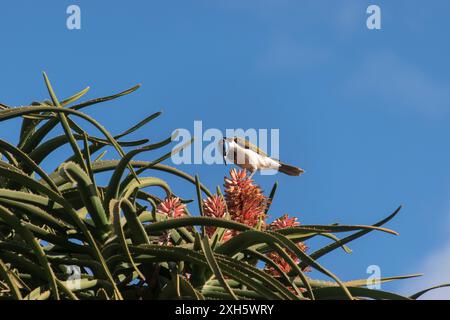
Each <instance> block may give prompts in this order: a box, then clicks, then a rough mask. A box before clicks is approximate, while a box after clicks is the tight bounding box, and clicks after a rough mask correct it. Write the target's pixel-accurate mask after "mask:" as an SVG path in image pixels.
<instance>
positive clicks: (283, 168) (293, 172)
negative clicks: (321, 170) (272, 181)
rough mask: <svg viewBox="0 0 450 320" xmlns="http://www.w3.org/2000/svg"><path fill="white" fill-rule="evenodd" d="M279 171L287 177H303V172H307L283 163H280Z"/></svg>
mask: <svg viewBox="0 0 450 320" xmlns="http://www.w3.org/2000/svg"><path fill="white" fill-rule="evenodd" d="M278 171H280V172H283V173H285V174H287V175H290V176H299V175H301V174H302V173H303V172H305V171H304V170H303V169H300V168H297V167H293V166H290V165H287V164H284V163H282V162H280V167H279V168H278Z"/></svg>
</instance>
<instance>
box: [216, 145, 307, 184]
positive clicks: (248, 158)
mask: <svg viewBox="0 0 450 320" xmlns="http://www.w3.org/2000/svg"><path fill="white" fill-rule="evenodd" d="M219 151H220V152H221V153H222V155H223V157H224V160H225V159H227V160H228V161H230V162H232V163H234V164H236V165H238V166H239V167H241V168H243V169H246V170H249V171H250V173H251V174H250V177H252V176H253V175H254V174H255V172H256V171H257V170H264V169H274V170H278V171H280V172H283V173H285V174H287V175H290V176H299V175H300V174H302V173H303V172H304V171H303V169H300V168H297V167H293V166H290V165H287V164H285V163H283V162H281V161H280V160H277V159H274V158H271V157H269V156H268V155H267V154H266V153H264V152H263V151H262V150H261V149H259V148H258V147H257V146H255V145H253V144H251V143H250V142H249V141H248V140H246V139H243V138H239V137H233V138H223V139H222V140H220V141H219ZM225 163H226V160H225Z"/></svg>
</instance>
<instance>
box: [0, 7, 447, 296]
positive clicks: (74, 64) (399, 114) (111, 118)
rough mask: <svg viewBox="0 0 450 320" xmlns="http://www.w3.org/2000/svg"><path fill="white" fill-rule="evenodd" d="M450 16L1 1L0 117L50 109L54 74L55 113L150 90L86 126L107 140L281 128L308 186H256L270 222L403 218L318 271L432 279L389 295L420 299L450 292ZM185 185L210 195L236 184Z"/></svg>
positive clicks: (206, 172)
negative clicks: (370, 23)
mask: <svg viewBox="0 0 450 320" xmlns="http://www.w3.org/2000/svg"><path fill="white" fill-rule="evenodd" d="M70 4H77V5H79V6H80V8H81V19H82V20H81V21H82V22H81V30H68V29H67V28H66V18H67V14H66V8H67V6H68V5H70ZM369 4H377V5H379V6H380V7H381V12H382V29H381V30H368V29H367V28H366V18H367V14H366V8H367V6H368V5H369ZM449 9H450V4H449V3H447V2H445V1H433V2H432V4H431V3H430V2H428V1H361V0H354V1H350V0H346V1H339V2H338V1H331V0H329V1H325V0H320V1H318V0H315V1H293V0H292V1H289V0H278V1H274V0H273V1H269V0H259V1H256V0H253V1H250V0H247V1H236V0H228V1H225V0H213V1H206V0H205V1H170V2H169V1H142V0H141V1H139V0H128V1H120V2H119V1H114V2H111V1H100V0H96V1H75V0H73V1H58V2H57V3H56V2H55V1H49V0H46V1H39V4H38V3H37V2H36V1H25V0H17V1H2V2H1V4H0V11H1V12H2V13H3V14H2V19H1V20H0V39H1V40H0V41H1V42H0V43H1V48H2V49H1V60H0V70H1V77H0V102H2V103H5V104H9V105H26V104H28V103H30V102H31V101H33V100H42V99H44V98H47V93H46V89H45V86H44V84H43V81H42V76H41V72H42V71H43V70H45V71H47V73H48V75H49V77H50V79H51V81H52V82H53V84H54V87H55V90H56V92H57V94H58V96H60V97H67V96H69V95H71V94H72V93H74V92H77V91H79V90H81V89H82V88H84V87H85V86H88V85H89V86H91V91H90V93H89V95H88V97H91V98H92V97H97V96H102V95H108V94H111V93H114V92H117V91H120V90H123V89H126V88H128V87H131V86H132V85H134V84H136V83H141V84H142V88H141V89H140V90H139V91H138V92H136V93H134V94H133V95H130V96H128V97H126V98H122V99H121V100H117V101H115V102H111V103H108V104H107V105H105V106H102V107H97V108H93V109H90V110H89V111H88V113H89V114H90V115H93V116H96V117H98V118H99V120H101V122H102V123H103V124H104V125H105V126H106V127H107V128H109V129H110V130H111V131H112V132H113V133H115V132H120V131H121V130H123V129H126V128H127V127H128V126H131V125H132V124H134V123H135V122H137V121H138V120H139V119H140V118H142V117H144V116H146V115H148V114H150V113H153V112H155V111H158V110H161V109H162V110H164V115H163V117H161V118H159V119H158V120H156V121H155V122H154V123H153V124H152V125H150V126H149V127H147V128H146V129H144V130H143V131H142V132H140V133H138V134H136V135H135V136H136V137H148V138H150V139H152V140H153V141H157V140H159V139H162V138H165V137H167V136H168V135H169V134H170V133H171V132H172V130H173V129H175V128H187V129H191V130H192V129H193V123H194V120H202V121H203V126H204V128H218V129H221V130H225V129H226V128H257V129H258V128H265V129H270V128H278V129H280V143H281V145H280V157H281V159H282V160H284V161H285V162H287V163H292V164H295V165H299V166H301V167H302V168H304V169H305V170H306V171H307V173H306V174H304V175H303V176H301V177H299V178H293V177H287V176H282V175H276V176H260V175H257V176H256V180H257V182H258V183H260V184H261V185H262V187H263V188H264V189H265V190H266V191H267V192H269V191H270V188H271V186H272V184H273V183H274V181H279V183H280V187H279V189H278V192H277V196H276V199H275V202H274V204H273V206H272V211H271V214H272V217H276V216H278V215H281V214H283V213H290V214H292V215H296V216H298V217H299V219H300V221H302V223H304V224H319V223H323V224H328V223H335V222H339V223H342V224H371V223H373V222H375V221H378V220H379V219H381V218H382V217H384V216H386V215H388V214H389V213H390V212H392V211H393V210H394V209H395V208H396V207H397V206H398V205H400V204H403V205H404V208H403V210H402V211H401V213H400V214H399V216H398V217H397V218H396V219H395V220H394V221H392V222H391V223H390V224H389V225H388V226H389V227H391V228H393V229H395V230H396V231H398V232H399V233H400V236H399V237H394V236H390V235H386V234H376V233H373V234H370V235H369V236H367V237H366V238H363V239H360V240H358V241H357V242H355V243H354V244H352V245H351V248H352V249H353V251H354V252H353V253H352V254H351V255H347V254H344V253H343V252H341V251H336V252H335V253H333V254H331V255H330V256H328V257H326V258H324V259H323V260H321V261H322V262H323V264H324V265H325V266H327V267H328V268H330V269H332V270H334V271H335V272H336V274H337V275H338V276H340V277H341V278H343V279H352V278H365V277H367V274H366V268H367V267H368V266H369V265H378V266H380V268H381V271H382V276H391V275H399V274H408V273H420V272H425V273H426V276H425V277H423V278H422V279H419V280H408V281H407V282H398V283H397V284H391V285H386V286H385V288H386V289H391V290H396V291H400V292H404V293H412V292H414V291H415V290H416V289H417V290H418V289H420V288H422V287H427V286H431V285H434V284H438V283H441V282H450V273H449V272H448V270H450V237H449V236H448V235H449V231H450V197H449V195H450V179H449V178H450V166H449V165H448V164H449V162H450V148H449V147H450V143H449V142H448V137H449V135H450V126H449V125H448V123H449V121H450V63H449V62H448V57H449V56H450V46H449V44H448V41H446V39H447V37H448V35H447V31H448V26H447V25H446V24H447V21H448V19H449V16H448V15H449V12H450V10H449ZM16 126H17V123H16V122H14V121H12V122H8V123H2V124H1V127H0V128H1V130H0V136H1V138H2V139H11V140H14V139H16V136H15V134H14V132H15V131H16V132H17V127H16ZM67 151H68V149H64V150H62V151H60V153H59V155H58V156H56V158H55V160H57V159H59V158H58V157H62V156H63V154H64V152H67ZM158 155H160V154H151V153H149V154H147V155H145V156H143V157H142V158H147V159H154V158H156V157H157V156H158ZM46 166H47V168H48V169H51V168H53V167H54V166H52V163H51V162H50V163H46ZM181 169H183V170H185V171H187V172H190V173H199V175H200V178H201V180H202V181H203V182H204V183H205V184H207V185H208V186H210V187H211V188H213V187H214V186H215V185H217V184H222V181H223V176H224V175H225V174H226V173H227V170H228V169H229V168H226V167H225V166H223V165H221V166H206V165H186V166H183V167H181ZM168 180H169V181H170V182H171V183H172V184H173V188H174V190H175V191H176V192H177V193H179V194H180V195H181V196H183V197H185V198H189V197H193V194H194V190H193V189H192V188H191V187H190V186H189V185H186V184H183V183H180V182H178V181H175V180H173V179H170V178H168ZM311 245H312V246H314V243H312V244H311ZM428 297H440V298H450V293H449V291H446V290H441V291H439V292H436V293H435V294H430V295H429V296H428Z"/></svg>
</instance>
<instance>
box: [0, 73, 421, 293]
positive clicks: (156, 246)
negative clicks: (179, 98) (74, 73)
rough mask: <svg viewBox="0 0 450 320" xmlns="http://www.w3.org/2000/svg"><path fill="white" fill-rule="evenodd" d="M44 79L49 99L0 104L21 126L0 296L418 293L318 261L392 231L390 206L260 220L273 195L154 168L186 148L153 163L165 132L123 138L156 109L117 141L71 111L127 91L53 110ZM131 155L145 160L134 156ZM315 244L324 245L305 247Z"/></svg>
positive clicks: (2, 178)
mask: <svg viewBox="0 0 450 320" xmlns="http://www.w3.org/2000/svg"><path fill="white" fill-rule="evenodd" d="M44 80H45V84H46V87H47V90H48V93H49V96H50V100H46V101H42V102H33V103H31V104H30V105H29V106H21V107H9V106H6V105H3V104H1V105H0V109H1V110H0V121H6V120H9V119H15V118H21V119H22V124H21V128H20V132H18V134H19V141H18V143H17V145H13V144H11V143H9V142H7V141H4V140H0V154H1V155H2V160H1V161H0V299H181V298H183V299H212V298H214V299H289V300H296V299H298V300H303V299H416V298H418V297H419V296H420V295H422V294H423V293H425V292H426V291H427V290H424V291H423V292H419V293H417V294H415V295H413V296H411V297H405V296H401V295H398V294H395V293H390V292H385V291H381V290H371V289H367V287H366V280H364V279H362V280H353V281H343V280H341V279H339V278H338V277H337V276H336V275H335V274H334V273H333V272H331V271H330V270H329V269H327V268H326V267H325V266H323V265H322V264H321V263H320V262H318V260H319V258H321V257H322V256H324V255H326V254H328V253H330V252H332V251H334V250H336V249H342V250H343V251H344V252H347V253H349V252H350V249H349V248H348V247H347V246H346V245H347V244H348V243H349V242H351V241H354V240H356V239H358V238H360V237H362V236H364V235H366V234H368V233H369V232H372V231H376V232H383V233H389V234H396V233H395V232H394V231H392V230H389V229H386V228H384V227H383V225H384V224H386V223H387V222H388V221H389V220H391V219H392V218H394V217H395V215H396V214H397V213H398V212H399V210H400V208H398V209H396V210H395V211H394V212H393V213H392V214H391V215H389V216H388V217H387V218H385V219H383V220H381V221H379V222H377V223H375V224H373V225H367V226H366V225H356V226H350V225H336V224H331V225H300V224H299V223H298V222H297V221H296V219H294V218H291V217H289V216H282V217H280V218H278V219H276V220H275V221H273V222H272V223H268V222H267V221H266V218H267V213H268V211H269V209H270V204H271V202H272V201H273V198H274V195H275V191H276V187H277V186H276V185H275V186H274V188H273V189H272V191H271V192H270V195H269V196H266V195H264V194H263V192H262V191H261V189H260V188H259V187H258V186H257V185H256V184H255V182H254V181H253V180H251V179H250V178H248V177H247V176H246V173H245V171H235V170H232V171H231V174H230V177H228V178H226V180H225V189H224V190H223V191H222V190H221V188H220V187H217V188H216V190H215V191H214V193H213V192H211V191H210V190H209V189H208V188H207V187H206V186H205V185H203V184H202V183H201V182H200V180H199V178H198V176H195V177H193V176H191V175H189V174H187V173H185V172H183V171H181V170H180V169H179V168H175V167H173V166H169V165H166V164H162V162H164V161H165V160H167V159H168V158H170V157H171V155H172V154H174V153H176V152H179V151H180V150H181V149H182V148H184V147H186V146H187V144H186V145H184V146H182V147H180V148H178V149H173V150H172V151H171V152H169V153H165V154H164V153H162V152H161V151H160V149H161V148H162V147H164V146H167V145H169V144H170V143H171V141H172V138H173V136H169V137H168V138H167V139H165V140H162V141H160V142H156V143H150V144H149V143H148V142H149V141H148V140H147V139H142V140H133V139H129V140H126V139H127V137H128V136H129V135H131V134H132V133H133V132H135V131H137V130H139V129H140V128H142V127H143V126H145V125H147V124H149V123H150V122H151V121H152V120H153V119H155V118H157V117H158V116H160V112H156V113H154V114H151V115H150V116H148V117H146V118H144V119H142V121H140V122H139V123H137V124H136V125H134V126H132V127H131V128H129V129H128V130H126V131H124V132H121V133H118V134H115V135H113V134H111V133H110V132H109V131H108V130H107V129H106V128H104V127H103V126H102V125H101V124H100V123H99V122H98V121H97V120H95V119H94V118H92V117H90V116H88V115H87V114H86V113H84V112H82V111H84V109H87V108H88V107H93V106H94V105H98V104H99V103H103V102H106V101H110V100H113V99H117V98H120V97H122V96H125V95H128V94H130V93H132V92H134V91H135V90H136V89H138V87H139V86H135V87H133V88H130V89H128V90H125V91H123V92H120V93H117V94H114V95H111V96H107V97H102V98H97V99H92V100H87V101H84V102H79V100H80V99H81V98H82V97H83V96H84V95H85V94H86V93H87V92H88V90H89V88H86V89H84V90H82V91H80V92H79V93H76V94H74V95H73V96H71V97H69V98H67V99H64V100H59V99H58V97H57V95H56V94H55V92H54V90H53V89H52V86H51V84H50V81H49V79H48V78H47V76H46V75H45V74H44ZM80 119H81V120H83V121H84V122H88V123H89V124H90V125H91V126H90V127H93V128H96V129H97V130H96V132H97V134H98V135H99V136H95V135H94V134H93V133H90V132H88V131H87V130H85V129H83V128H82V127H81V126H80V125H79V124H77V122H78V121H79V120H80ZM58 127H61V128H62V133H56V134H51V133H52V132H55V131H56V130H54V129H55V128H58ZM91 131H92V130H91ZM56 132H61V130H60V131H56ZM66 145H69V146H70V148H71V152H70V154H68V155H67V159H66V160H64V161H62V162H61V163H58V164H57V165H56V164H55V165H54V167H55V168H56V169H55V170H54V171H52V172H46V171H45V170H44V169H43V168H42V163H43V162H44V161H45V160H46V159H47V158H48V157H49V156H51V155H52V154H54V153H55V152H56V151H57V150H58V149H60V148H62V147H64V146H66ZM107 149H114V150H115V152H116V153H117V156H116V160H112V159H109V160H108V159H106V156H105V153H106V150H107ZM142 152H148V153H149V154H150V156H149V157H150V158H151V159H154V160H152V161H137V160H134V158H135V157H136V156H137V155H138V154H140V153H142ZM94 155H95V157H94ZM161 172H164V173H165V174H170V175H173V176H175V177H176V178H178V179H182V180H185V181H186V182H187V184H188V185H190V186H191V188H193V190H196V194H197V199H195V201H193V200H186V199H183V198H182V197H181V196H179V195H176V194H175V192H174V191H173V190H172V189H171V187H170V185H169V184H168V183H167V182H166V181H164V180H163V179H162V178H160V177H158V175H159V174H160V173H161ZM100 173H102V179H99V174H100ZM105 173H107V174H108V176H107V178H106V179H105V178H104V177H105V176H104V174H105ZM100 181H106V183H103V184H101V183H100ZM155 189H161V190H162V191H163V193H164V194H165V197H164V198H160V197H158V196H157V195H156V193H155ZM189 202H192V203H191V204H190V205H189V208H190V210H191V211H192V213H190V211H189V210H188V206H187V203H189ZM195 202H196V203H195ZM194 211H195V212H194ZM341 233H343V234H344V235H345V236H344V237H342V238H338V236H337V235H338V234H341ZM315 237H324V238H326V239H327V240H328V244H327V245H325V246H324V247H321V248H318V249H316V250H314V251H312V250H311V249H308V250H307V248H306V243H307V242H308V240H309V239H312V238H315ZM310 269H315V270H317V271H318V272H319V273H320V274H321V275H322V277H321V278H320V280H317V279H313V278H312V277H310V276H309V273H308V271H309V270H310ZM415 276H417V275H410V276H400V277H390V278H385V279H380V281H381V282H387V281H392V280H398V279H404V278H411V277H415ZM324 278H327V279H328V280H323V279H324Z"/></svg>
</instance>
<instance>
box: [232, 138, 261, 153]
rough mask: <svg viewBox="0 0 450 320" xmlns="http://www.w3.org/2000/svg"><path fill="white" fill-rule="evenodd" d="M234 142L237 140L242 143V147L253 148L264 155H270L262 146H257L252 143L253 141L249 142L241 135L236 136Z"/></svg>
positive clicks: (239, 143)
mask: <svg viewBox="0 0 450 320" xmlns="http://www.w3.org/2000/svg"><path fill="white" fill-rule="evenodd" d="M234 142H236V143H237V144H238V145H240V146H241V147H243V148H245V149H250V150H253V151H255V152H256V153H257V154H260V155H262V156H265V157H268V155H267V153H265V152H264V151H262V150H261V149H260V148H258V147H257V146H255V145H254V144H252V143H251V142H249V141H248V140H246V139H243V138H239V137H234Z"/></svg>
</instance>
